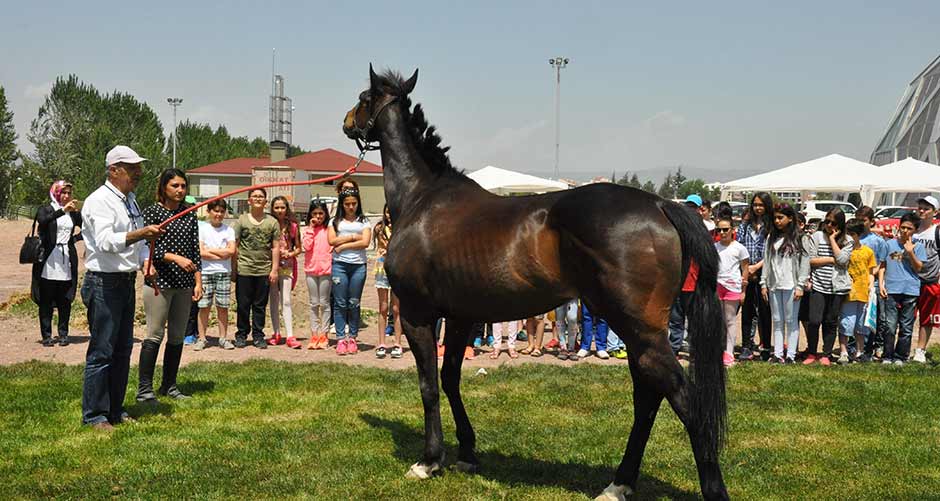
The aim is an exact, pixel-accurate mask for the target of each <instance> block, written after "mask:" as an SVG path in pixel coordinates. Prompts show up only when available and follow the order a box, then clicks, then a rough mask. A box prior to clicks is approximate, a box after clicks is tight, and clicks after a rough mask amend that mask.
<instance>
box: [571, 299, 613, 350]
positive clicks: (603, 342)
mask: <svg viewBox="0 0 940 501" xmlns="http://www.w3.org/2000/svg"><path fill="white" fill-rule="evenodd" d="M581 316H582V318H583V320H582V322H583V325H582V328H581V349H580V350H578V358H584V357H586V356H588V355H590V354H591V341H592V340H593V341H594V349H595V350H596V354H597V358H599V359H601V360H607V359H608V358H610V354H609V353H607V321H606V320H604V319H603V318H601V317H596V316H594V315H592V314H591V311H590V310H588V307H587V305H582V306H581ZM595 329H597V331H596V332H595Z"/></svg>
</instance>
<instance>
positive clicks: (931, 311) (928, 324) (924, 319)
mask: <svg viewBox="0 0 940 501" xmlns="http://www.w3.org/2000/svg"><path fill="white" fill-rule="evenodd" d="M938 209H940V201H938V200H937V199H936V197H934V196H932V195H930V196H926V197H924V198H921V199H920V200H918V201H917V215H918V216H920V224H919V225H918V226H917V233H915V234H914V236H913V237H911V238H912V239H913V240H914V242H915V243H920V244H921V245H923V246H924V249H925V250H927V256H928V257H929V256H930V255H931V252H930V249H933V250H934V251H935V252H936V251H940V228H938V227H937V225H936V224H934V222H933V218H934V217H936V216H937V210H938ZM917 316H918V318H919V322H918V323H919V324H920V329H919V330H918V332H917V349H916V350H914V361H915V362H920V363H926V362H927V341H929V340H930V333H931V332H932V331H933V328H934V327H936V326H938V325H940V284H938V283H932V284H928V283H921V286H920V296H918V297H917Z"/></svg>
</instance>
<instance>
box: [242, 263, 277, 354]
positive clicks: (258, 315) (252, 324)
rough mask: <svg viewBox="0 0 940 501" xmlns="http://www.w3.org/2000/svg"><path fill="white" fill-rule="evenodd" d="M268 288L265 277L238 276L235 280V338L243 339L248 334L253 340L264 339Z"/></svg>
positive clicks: (268, 283)
mask: <svg viewBox="0 0 940 501" xmlns="http://www.w3.org/2000/svg"><path fill="white" fill-rule="evenodd" d="M270 287H271V284H270V282H268V276H267V275H262V276H258V277H254V276H249V275H238V276H237V277H236V278H235V302H236V303H237V310H236V325H237V330H236V331H235V336H237V337H240V338H242V339H245V338H247V337H248V333H249V332H250V333H251V336H252V337H253V338H254V339H256V340H257V339H264V320H265V318H264V315H265V311H266V310H267V309H268V292H269V291H270Z"/></svg>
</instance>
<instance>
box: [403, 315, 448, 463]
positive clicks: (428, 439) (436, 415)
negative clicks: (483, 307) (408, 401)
mask: <svg viewBox="0 0 940 501" xmlns="http://www.w3.org/2000/svg"><path fill="white" fill-rule="evenodd" d="M400 310H401V326H402V330H403V331H404V333H405V337H406V338H407V339H408V346H409V347H410V348H411V353H412V354H413V355H414V357H415V364H416V365H417V367H418V385H419V387H420V388H421V400H422V402H423V403H424V457H423V458H422V459H421V461H419V462H417V463H415V464H413V465H412V466H411V468H410V469H409V470H408V472H407V473H406V474H405V476H406V477H407V478H418V479H426V478H430V477H431V476H433V475H435V474H439V473H440V472H441V471H442V470H441V465H442V464H443V463H444V437H443V432H442V430H441V394H440V390H439V389H438V384H437V345H436V343H435V342H434V319H433V318H425V317H424V316H423V315H416V314H415V313H414V312H413V310H411V309H410V308H408V306H407V303H406V302H405V300H402V301H401V309H400Z"/></svg>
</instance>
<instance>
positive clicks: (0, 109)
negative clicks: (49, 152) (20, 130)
mask: <svg viewBox="0 0 940 501" xmlns="http://www.w3.org/2000/svg"><path fill="white" fill-rule="evenodd" d="M16 138H17V135H16V127H14V125H13V112H12V111H10V110H9V109H8V105H7V96H6V91H5V90H4V89H3V86H0V214H3V213H6V212H7V211H8V210H9V207H10V202H11V201H10V188H11V186H12V185H13V178H14V177H15V176H14V174H13V169H14V162H15V161H16V159H17V157H18V156H19V152H18V151H17V149H16Z"/></svg>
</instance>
